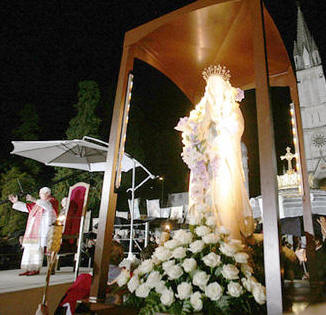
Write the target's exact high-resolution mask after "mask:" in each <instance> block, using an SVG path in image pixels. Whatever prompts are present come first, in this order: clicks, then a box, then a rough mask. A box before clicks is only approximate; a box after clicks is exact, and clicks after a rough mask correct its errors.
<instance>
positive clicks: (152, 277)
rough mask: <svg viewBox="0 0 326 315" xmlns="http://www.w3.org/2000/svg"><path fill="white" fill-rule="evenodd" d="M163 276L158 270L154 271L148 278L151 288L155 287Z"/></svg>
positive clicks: (147, 281) (147, 282)
mask: <svg viewBox="0 0 326 315" xmlns="http://www.w3.org/2000/svg"><path fill="white" fill-rule="evenodd" d="M161 278H162V276H161V274H160V273H159V272H158V271H152V272H151V273H150V274H149V275H148V278H147V280H146V284H147V285H148V287H149V288H154V287H155V285H156V284H157V283H158V282H159V281H160V280H161Z"/></svg>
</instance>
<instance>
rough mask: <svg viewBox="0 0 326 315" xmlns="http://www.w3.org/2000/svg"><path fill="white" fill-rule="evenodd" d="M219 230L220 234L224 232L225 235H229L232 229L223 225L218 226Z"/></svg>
mask: <svg viewBox="0 0 326 315" xmlns="http://www.w3.org/2000/svg"><path fill="white" fill-rule="evenodd" d="M218 232H219V233H220V234H224V235H229V234H230V230H229V229H227V228H226V227H224V226H223V225H221V226H219V227H218Z"/></svg>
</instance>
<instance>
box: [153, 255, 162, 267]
mask: <svg viewBox="0 0 326 315" xmlns="http://www.w3.org/2000/svg"><path fill="white" fill-rule="evenodd" d="M152 262H153V264H154V265H158V264H160V263H161V260H159V259H158V258H157V257H156V256H152Z"/></svg>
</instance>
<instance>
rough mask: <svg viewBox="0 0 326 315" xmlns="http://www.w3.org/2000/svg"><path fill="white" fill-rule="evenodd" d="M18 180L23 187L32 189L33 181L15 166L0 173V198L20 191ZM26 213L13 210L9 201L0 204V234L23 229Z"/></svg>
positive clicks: (8, 233)
mask: <svg viewBox="0 0 326 315" xmlns="http://www.w3.org/2000/svg"><path fill="white" fill-rule="evenodd" d="M18 180H19V181H20V182H21V185H22V186H23V187H28V188H29V189H30V190H34V189H35V188H36V187H35V181H34V179H33V178H32V177H31V176H29V175H28V174H27V173H23V172H21V171H20V170H19V169H18V168H17V167H14V168H12V169H10V170H9V171H7V172H5V173H3V174H2V175H1V179H0V184H1V188H2V189H1V199H2V200H5V199H7V198H8V195H10V194H18V193H20V188H19V184H18ZM26 219H27V215H26V214H24V213H22V212H19V211H16V210H13V209H12V204H11V203H10V202H8V203H5V204H2V205H0V233H1V235H3V236H5V235H10V234H12V233H14V232H16V231H19V230H24V229H25V225H26Z"/></svg>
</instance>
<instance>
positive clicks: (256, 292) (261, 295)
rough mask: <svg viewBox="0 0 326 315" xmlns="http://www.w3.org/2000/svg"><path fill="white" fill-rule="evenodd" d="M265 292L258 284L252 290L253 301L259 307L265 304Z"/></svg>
mask: <svg viewBox="0 0 326 315" xmlns="http://www.w3.org/2000/svg"><path fill="white" fill-rule="evenodd" d="M265 291H266V290H265V287H264V286H263V285H261V284H260V283H258V282H257V283H256V285H255V286H254V287H253V289H252V295H253V296H254V298H255V301H256V302H257V303H258V304H260V305H263V304H265V302H266V292H265Z"/></svg>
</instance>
